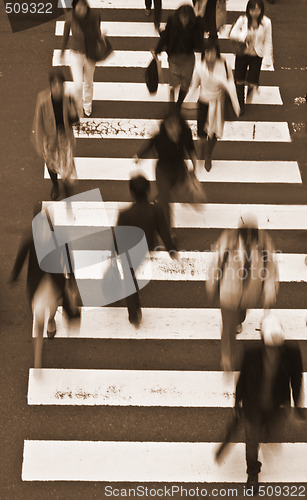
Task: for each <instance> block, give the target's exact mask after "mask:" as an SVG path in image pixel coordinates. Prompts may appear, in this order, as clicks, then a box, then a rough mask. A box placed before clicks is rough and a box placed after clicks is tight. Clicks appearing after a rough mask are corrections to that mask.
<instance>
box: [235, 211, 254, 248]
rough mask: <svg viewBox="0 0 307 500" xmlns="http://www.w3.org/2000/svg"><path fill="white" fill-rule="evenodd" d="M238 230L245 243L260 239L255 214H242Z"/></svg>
mask: <svg viewBox="0 0 307 500" xmlns="http://www.w3.org/2000/svg"><path fill="white" fill-rule="evenodd" d="M238 231H239V234H240V235H241V236H242V238H243V240H244V242H245V243H251V242H252V241H253V240H258V221H257V218H256V217H255V216H254V214H251V213H246V214H243V215H241V217H240V219H239V224H238Z"/></svg>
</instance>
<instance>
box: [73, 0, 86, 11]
mask: <svg viewBox="0 0 307 500" xmlns="http://www.w3.org/2000/svg"><path fill="white" fill-rule="evenodd" d="M79 2H82V3H84V4H85V5H86V6H87V8H88V9H89V4H88V3H87V0H72V3H71V6H72V8H73V10H75V8H76V6H77V4H78V3H79Z"/></svg>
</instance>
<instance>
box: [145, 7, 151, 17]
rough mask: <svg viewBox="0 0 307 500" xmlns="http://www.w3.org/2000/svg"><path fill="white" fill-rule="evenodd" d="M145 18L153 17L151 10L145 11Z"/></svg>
mask: <svg viewBox="0 0 307 500" xmlns="http://www.w3.org/2000/svg"><path fill="white" fill-rule="evenodd" d="M145 16H147V17H150V16H151V9H145Z"/></svg>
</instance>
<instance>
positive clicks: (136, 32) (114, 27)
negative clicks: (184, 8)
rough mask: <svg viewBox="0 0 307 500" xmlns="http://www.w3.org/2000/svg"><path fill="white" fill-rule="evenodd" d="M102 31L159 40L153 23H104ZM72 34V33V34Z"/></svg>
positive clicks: (224, 33) (59, 29) (59, 28)
mask: <svg viewBox="0 0 307 500" xmlns="http://www.w3.org/2000/svg"><path fill="white" fill-rule="evenodd" d="M64 24H65V21H57V22H56V27H55V34H56V36H62V35H63V33H64ZM100 26H101V30H102V31H103V32H104V33H106V34H107V35H108V36H112V37H116V38H120V37H134V38H147V37H151V38H152V37H154V38H159V34H158V32H157V30H156V29H155V27H154V24H153V23H134V22H124V23H122V22H113V21H103V22H101V24H100ZM164 27H165V23H161V24H160V28H161V29H164ZM230 29H231V24H225V25H224V26H223V27H222V28H221V29H220V31H219V33H218V37H219V38H220V39H221V40H224V39H227V38H228V36H229V32H230ZM70 34H71V33H70Z"/></svg>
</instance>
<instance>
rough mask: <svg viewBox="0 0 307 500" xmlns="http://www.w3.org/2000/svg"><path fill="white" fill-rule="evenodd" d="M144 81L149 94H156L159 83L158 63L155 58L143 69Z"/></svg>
mask: <svg viewBox="0 0 307 500" xmlns="http://www.w3.org/2000/svg"><path fill="white" fill-rule="evenodd" d="M145 83H146V86H147V88H148V91H149V93H150V94H156V92H157V90H158V85H159V73H158V63H157V60H156V59H155V58H153V59H152V61H151V62H150V64H149V65H148V67H147V68H146V70H145Z"/></svg>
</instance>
